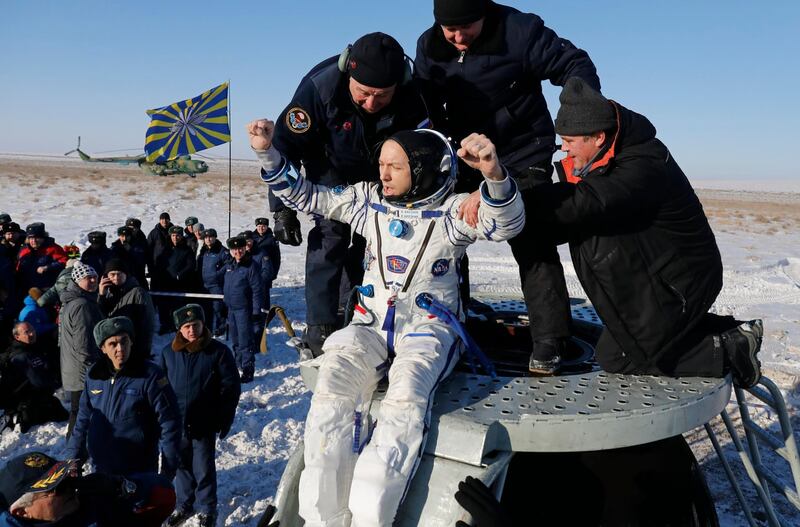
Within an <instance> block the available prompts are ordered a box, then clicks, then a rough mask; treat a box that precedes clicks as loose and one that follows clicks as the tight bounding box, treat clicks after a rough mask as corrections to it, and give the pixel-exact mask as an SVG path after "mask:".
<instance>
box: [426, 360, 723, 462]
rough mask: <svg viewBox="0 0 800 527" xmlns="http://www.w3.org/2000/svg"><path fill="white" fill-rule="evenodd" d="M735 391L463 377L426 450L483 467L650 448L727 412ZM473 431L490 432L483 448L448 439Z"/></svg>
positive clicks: (705, 384)
mask: <svg viewBox="0 0 800 527" xmlns="http://www.w3.org/2000/svg"><path fill="white" fill-rule="evenodd" d="M730 390H731V386H730V383H729V381H728V380H727V379H706V378H681V379H671V378H665V377H652V376H629V375H612V374H607V373H604V372H592V373H588V374H583V375H570V376H564V377H544V378H536V377H527V378H520V377H516V378H508V377H506V378H497V379H492V378H490V377H486V376H481V375H469V374H457V375H453V376H452V377H451V378H450V379H449V380H448V381H446V382H445V383H444V384H443V385H442V386H441V387H440V388H439V390H438V391H437V393H436V397H435V400H434V405H433V421H434V422H435V423H436V426H432V427H431V431H432V432H431V437H429V440H428V448H427V449H426V450H427V451H428V452H429V453H433V454H435V455H437V456H441V457H447V458H450V459H460V460H462V461H465V462H469V463H476V462H477V463H480V459H481V458H482V457H483V456H484V455H485V454H487V453H489V452H492V451H494V450H499V451H512V452H578V451H585V450H604V449H609V448H621V447H626V446H632V445H638V444H642V443H649V442H652V441H656V440H659V439H664V438H667V437H672V436H675V435H678V434H682V433H684V432H687V431H689V430H691V429H693V428H695V427H698V426H702V425H703V424H704V423H706V422H707V421H709V420H710V419H711V418H713V417H714V416H715V415H717V414H719V413H720V412H721V411H722V409H723V408H725V405H726V404H727V402H728V400H729V398H730ZM475 426H479V427H483V428H484V429H485V432H486V434H485V436H484V437H485V441H484V443H483V444H480V445H478V444H475V443H473V444H472V445H465V444H463V443H462V444H459V445H453V444H452V442H451V441H450V440H449V439H447V438H448V437H450V436H451V434H454V433H455V434H457V431H458V430H463V429H465V428H473V427H475ZM439 437H441V438H443V440H442V441H439V440H438V438H439Z"/></svg>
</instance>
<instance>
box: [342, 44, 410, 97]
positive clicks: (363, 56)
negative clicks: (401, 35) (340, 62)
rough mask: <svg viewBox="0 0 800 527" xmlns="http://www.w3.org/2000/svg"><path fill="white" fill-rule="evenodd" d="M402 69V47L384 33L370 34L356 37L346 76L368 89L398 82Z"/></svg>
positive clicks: (386, 86)
mask: <svg viewBox="0 0 800 527" xmlns="http://www.w3.org/2000/svg"><path fill="white" fill-rule="evenodd" d="M405 68H406V65H405V55H404V54H403V48H402V46H400V44H399V43H398V42H397V41H396V40H395V39H394V38H392V37H391V36H389V35H387V34H386V33H370V34H368V35H364V36H363V37H361V38H360V39H358V40H356V42H355V44H353V46H352V47H351V48H350V56H349V57H348V60H347V71H349V72H350V76H351V77H352V78H354V79H355V80H356V81H358V82H360V83H361V84H363V85H364V86H369V87H370V88H388V87H390V86H393V85H395V84H400V82H401V81H402V80H403V74H404V71H405Z"/></svg>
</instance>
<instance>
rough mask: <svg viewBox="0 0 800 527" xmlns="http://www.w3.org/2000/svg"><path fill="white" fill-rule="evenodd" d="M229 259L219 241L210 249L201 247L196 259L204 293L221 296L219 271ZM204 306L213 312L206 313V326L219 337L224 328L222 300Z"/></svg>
mask: <svg viewBox="0 0 800 527" xmlns="http://www.w3.org/2000/svg"><path fill="white" fill-rule="evenodd" d="M230 259H231V255H230V253H229V252H228V250H227V249H226V248H225V247H223V246H222V243H220V241H219V240H214V243H213V244H212V245H211V247H210V248H209V247H208V246H207V245H203V247H202V248H201V249H200V256H198V257H197V268H198V269H199V270H200V275H201V278H202V280H203V287H204V288H205V289H206V291H208V292H209V293H211V294H214V295H221V294H222V282H223V276H222V274H221V273H220V270H221V269H222V268H224V267H225V264H227V263H228V262H229V261H230ZM206 305H209V306H211V311H212V312H213V314H212V313H208V312H206V320H208V321H211V323H209V324H208V325H209V326H210V327H211V330H212V331H213V332H214V334H215V335H219V334H220V333H221V332H222V330H223V328H224V327H225V304H224V303H223V301H222V300H212V301H211V302H209V303H206ZM207 311H208V310H207Z"/></svg>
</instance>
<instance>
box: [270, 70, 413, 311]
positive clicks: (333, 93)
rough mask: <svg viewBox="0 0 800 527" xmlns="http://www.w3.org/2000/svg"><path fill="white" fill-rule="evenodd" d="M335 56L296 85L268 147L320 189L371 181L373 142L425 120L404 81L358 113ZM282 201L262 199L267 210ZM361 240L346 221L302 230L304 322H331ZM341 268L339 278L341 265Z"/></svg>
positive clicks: (357, 265) (358, 271)
mask: <svg viewBox="0 0 800 527" xmlns="http://www.w3.org/2000/svg"><path fill="white" fill-rule="evenodd" d="M337 60H338V57H331V58H329V59H327V60H325V61H323V62H322V63H320V64H318V65H317V66H315V67H314V68H313V69H312V70H311V71H310V72H309V73H308V74H307V75H306V76H305V77H304V78H303V80H302V81H301V82H300V86H299V87H298V88H297V91H296V92H295V94H294V97H293V98H292V101H291V102H290V103H289V105H288V106H287V107H286V109H285V110H284V111H283V112H282V113H281V114H280V116H279V117H278V119H276V124H275V135H274V139H273V144H274V145H275V148H277V149H278V150H279V151H280V152H281V153H282V154H283V155H284V156H286V158H287V159H288V160H289V161H290V162H292V163H293V164H294V165H295V166H297V167H298V168H299V167H300V165H301V164H302V166H303V167H305V171H306V172H305V174H306V178H307V179H308V180H309V181H311V182H312V183H322V184H323V185H326V186H328V187H335V186H337V185H346V184H352V183H356V182H358V181H377V180H378V164H377V158H378V154H379V148H380V144H381V142H382V141H383V140H384V139H386V138H387V137H389V136H390V135H392V134H393V133H394V132H396V131H399V130H409V129H414V128H418V127H419V126H420V125H422V124H423V123H424V122H425V121H426V120H427V117H428V115H427V110H426V108H425V104H424V102H423V100H422V98H421V96H420V95H419V93H418V92H417V90H416V88H415V87H414V86H413V85H411V84H407V85H400V86H398V87H397V90H396V92H395V94H394V96H393V98H392V102H391V104H389V105H388V106H387V107H386V108H384V109H383V110H381V111H380V112H378V113H376V114H367V113H365V112H363V111H360V110H359V109H358V108H357V107H356V106H355V105H354V104H353V102H352V99H351V98H350V91H349V89H348V81H349V75H348V74H346V73H342V72H341V71H339V68H338V66H337ZM282 208H283V205H282V204H281V203H280V202H279V201H278V200H277V199H275V198H274V196H272V195H271V196H270V209H271V210H272V211H276V210H279V209H282ZM364 248H365V242H364V239H363V238H362V237H361V236H355V237H353V245H352V247H351V245H350V226H349V225H346V224H344V223H339V222H336V221H331V220H324V219H321V218H316V219H315V227H314V228H313V229H312V230H311V232H309V234H308V250H307V253H306V320H307V322H308V323H309V324H312V325H319V324H330V325H334V324H336V322H337V310H338V307H339V298H340V295H339V290H340V286H341V285H342V284H343V282H344V286H343V289H349V286H350V285H352V284H359V283H361V279H362V277H363V275H364V272H363V269H362V267H361V262H362V260H363V255H364ZM343 269H344V270H345V271H346V277H347V279H346V280H343V279H342V278H343V277H342V270H343Z"/></svg>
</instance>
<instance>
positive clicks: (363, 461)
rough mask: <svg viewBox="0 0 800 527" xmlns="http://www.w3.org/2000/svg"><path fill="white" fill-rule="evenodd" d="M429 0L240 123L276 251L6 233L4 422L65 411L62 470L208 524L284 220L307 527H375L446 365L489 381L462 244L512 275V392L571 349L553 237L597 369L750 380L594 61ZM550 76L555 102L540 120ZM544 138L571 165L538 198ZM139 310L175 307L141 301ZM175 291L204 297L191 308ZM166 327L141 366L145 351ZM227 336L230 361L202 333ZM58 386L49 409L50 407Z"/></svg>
mask: <svg viewBox="0 0 800 527" xmlns="http://www.w3.org/2000/svg"><path fill="white" fill-rule="evenodd" d="M433 4H434V10H433V12H434V19H435V23H434V24H433V26H432V27H430V28H429V29H427V30H426V31H424V32H423V33H422V35H421V36H420V38H419V40H418V43H417V54H416V58H415V61H414V66H415V67H414V68H412V66H411V64H410V60H409V59H408V58H407V56H406V54H405V52H404V50H403V49H402V47H401V46H400V44H399V43H398V42H397V41H396V40H395V39H394V38H393V37H391V36H390V35H387V34H384V33H370V34H367V35H364V36H363V37H361V38H359V39H358V40H357V41H355V43H354V44H353V45H351V46H348V47H347V48H346V49H345V51H344V52H343V53H341V54H339V55H334V56H332V57H329V58H328V59H326V60H324V61H323V62H321V63H320V64H318V65H316V66H315V67H314V68H312V69H311V70H310V71H309V72H308V74H307V75H306V76H304V77H303V80H302V81H301V82H300V84H299V86H298V88H297V91H296V93H295V94H294V96H293V97H292V99H291V101H290V102H289V104H288V105H287V106H286V108H285V109H284V111H283V112H281V114H280V115H279V117H278V118H277V119H275V122H272V121H270V120H268V119H260V120H256V121H253V122H251V123H250V124H248V133H249V139H250V144H251V147H252V148H253V150H254V152H255V154H256V156H257V157H258V158H259V160H260V162H261V165H262V171H261V179H262V180H263V181H264V182H265V183H267V184H268V185H269V190H268V192H269V193H270V195H271V202H270V208H271V209H272V211H273V212H274V213H275V216H274V221H275V233H274V235H273V233H272V231H270V229H269V221H268V220H267V219H266V218H258V219H256V221H255V232H250V231H248V232H245V233H241V234H240V235H238V236H236V237H233V238H230V239H228V240H227V242H226V244H225V246H223V244H222V243H221V242H220V241H219V240H218V239H217V233H216V231H215V230H214V229H213V228H209V229H206V228H205V227H204V226H202V225H201V224H200V223H199V221H198V218H196V217H188V218H186V220H185V221H184V225H183V226H181V225H173V224H172V223H171V218H170V216H169V214H168V213H166V212H164V213H162V214H161V216H160V218H159V221H158V224H156V225H155V227H154V228H153V229H152V230H151V231H150V233H149V235H147V236H145V235H144V233H143V232H142V231H141V221H140V220H138V219H136V218H129V219H128V220H127V221H126V222H125V225H124V226H122V227H120V228H119V229H118V230H117V236H118V240H116V241H115V242H114V243H112V244H111V247H108V246H107V240H106V234H105V233H104V232H100V231H97V232H91V233H89V235H88V241H89V243H90V245H89V247H88V248H87V249H85V250H84V251H83V254H80V252H79V248H78V247H75V246H65V247H61V246H59V245H57V244H56V243H55V241H54V240H53V239H52V238H50V237H49V236H48V233H47V231H46V230H45V225H44V224H43V223H32V224H30V225H28V226H27V227H26V229H25V230H24V231H23V230H22V229H21V228H20V226H19V225H17V224H15V223H14V222H13V221H12V220H11V218H10V217H9V215H8V214H3V215H0V228H1V229H2V235H3V240H2V242H0V280H2V281H1V282H0V304H1V305H2V317H0V324H1V325H2V328H0V329H2V331H3V333H4V334H12V335H13V342H12V344H11V348H9V351H8V352H7V353H6V354H5V355H4V356H3V364H7V365H8V367H7V368H5V369H4V371H8V372H10V373H9V374H8V375H7V376H6V375H4V378H3V383H4V386H6V388H4V389H10V390H11V393H12V394H13V397H11V398H8V399H6V398H4V399H3V400H4V401H11V402H12V403H13V404H11V403H9V404H11V407H10V408H9V409H7V410H6V415H7V416H11V418H12V420H11V421H9V422H8V423H7V425H8V426H15V425H16V424H19V425H20V426H21V429H26V427H29V426H30V425H31V424H33V423H35V422H37V421H41V420H42V419H53V420H64V419H67V418H68V419H69V425H68V432H67V434H68V452H67V457H68V458H71V459H79V460H84V459H86V458H87V457H89V458H91V459H92V460H93V461H94V464H95V466H96V469H97V471H98V473H100V474H107V475H109V477H115V478H123V479H124V480H125V481H126V482H135V481H137V478H140V476H139V475H140V474H150V475H153V474H155V473H156V471H160V473H161V475H162V476H163V477H164V478H166V479H167V480H170V481H171V480H173V479H174V480H175V488H176V495H173V496H172V500H173V502H172V508H174V511H173V512H171V514H170V516H169V518H168V519H167V524H168V525H172V526H176V525H180V524H181V523H183V522H184V521H186V519H187V518H189V517H190V516H192V515H193V514H195V513H197V517H198V518H199V521H200V525H213V524H214V522H215V519H216V476H215V469H214V460H213V457H214V446H215V441H216V438H217V437H224V436H225V435H226V434H227V433H228V431H229V430H230V426H231V422H232V420H233V415H234V413H235V409H236V404H237V402H238V399H239V395H240V391H241V383H247V382H250V381H252V380H253V374H254V353H255V346H256V342H257V335H258V333H259V332H260V330H261V329H262V327H263V325H264V321H265V310H266V309H267V308H268V307H269V305H270V298H269V297H270V288H271V285H272V281H273V280H274V279H275V278H276V276H277V274H278V270H279V266H280V251H279V248H278V242H281V243H285V244H289V245H299V244H300V243H302V234H301V231H300V223H299V221H298V220H297V217H296V214H297V212H298V211H299V212H303V213H308V214H311V215H312V216H313V218H314V221H315V225H314V227H313V228H312V230H311V231H310V232H309V234H308V250H307V252H306V299H307V302H306V304H307V314H306V321H307V323H308V330H307V332H306V334H305V343H306V345H307V346H308V347H309V348H310V350H311V352H312V353H313V355H315V356H318V355H320V354H324V356H323V359H322V360H321V361H320V370H319V377H318V381H317V387H316V391H315V393H314V396H313V398H312V402H311V408H310V411H309V415H308V417H307V421H306V428H305V445H304V462H305V468H304V470H303V472H302V475H301V477H300V483H299V484H300V492H299V510H300V515H301V516H302V517H303V519H304V521H305V524H306V525H309V526H320V527H322V526H333V525H337V526H338V525H342V526H348V525H353V526H375V525H381V526H383V525H391V524H392V523H393V521H394V518H395V515H396V513H397V510H398V506H399V504H400V503H401V501H402V499H403V496H404V495H405V493H406V492H407V490H408V483H409V482H410V480H411V478H412V477H413V475H414V472H415V470H416V468H417V466H418V462H419V458H420V456H421V454H422V452H423V451H424V446H425V441H426V439H427V431H428V430H429V427H430V418H431V411H430V408H431V398H432V394H433V393H434V392H435V390H436V387H437V386H438V384H439V383H440V382H441V381H442V380H443V379H444V378H445V377H446V376H447V375H448V374H449V372H450V371H451V370H452V369H453V365H454V364H455V362H456V361H457V360H458V358H459V356H460V355H461V354H462V353H469V354H470V355H471V356H472V358H475V359H477V360H478V361H482V362H483V364H484V366H485V367H486V368H487V370H488V371H491V365H490V364H488V363H487V361H486V360H485V357H482V355H481V354H480V351H479V350H477V349H475V347H474V346H473V345H472V343H471V339H470V338H469V336H468V335H467V334H466V332H465V330H464V327H463V326H462V324H461V322H462V321H463V318H464V316H465V311H466V309H465V305H466V304H467V303H468V302H469V280H468V259H467V258H466V248H467V246H468V245H470V244H471V243H473V242H475V241H477V240H478V239H485V240H491V241H507V242H508V243H509V245H510V246H511V250H512V253H513V255H514V258H515V260H516V262H517V263H518V265H519V274H520V279H521V285H522V293H523V296H524V299H525V303H526V305H527V308H528V314H529V320H530V331H531V337H532V339H531V340H532V349H531V350H530V358H529V363H528V369H529V370H530V372H531V373H533V374H537V375H549V374H554V373H557V372H558V371H559V368H560V367H561V363H562V357H563V355H564V351H565V349H566V343H567V341H568V339H569V337H570V309H569V299H568V295H567V290H566V283H565V280H564V276H563V269H562V266H561V262H560V260H559V257H558V253H557V251H556V246H557V245H558V244H568V245H569V248H570V252H571V257H572V260H573V263H574V266H575V271H576V273H577V275H578V278H579V279H580V281H581V283H582V285H583V287H584V290H585V292H586V294H587V296H588V298H589V300H590V301H591V302H592V303H593V305H594V306H595V309H596V310H597V312H598V314H599V315H600V317H601V318H602V320H603V321H604V323H605V327H604V329H603V331H602V334H601V335H600V337H599V340H598V342H597V345H596V359H597V361H598V363H599V364H600V366H601V367H602V368H604V369H605V370H607V371H609V372H616V373H626V374H652V375H669V376H695V375H702V376H712V377H720V376H724V375H727V374H729V373H730V374H732V377H733V380H734V382H735V383H736V384H737V385H738V386H741V387H749V386H752V385H754V384H755V383H756V382H758V380H759V377H760V374H761V373H760V363H759V361H758V358H757V353H758V351H759V349H760V345H761V338H762V335H763V327H762V324H761V321H760V320H754V321H749V322H742V321H738V320H734V319H733V318H732V317H721V316H717V315H715V314H712V313H709V310H710V309H711V306H712V305H713V303H714V301H715V299H716V297H717V295H718V294H719V292H720V289H721V285H722V262H721V257H720V254H719V250H718V248H717V245H716V241H715V238H714V234H713V232H712V230H711V227H710V226H709V223H708V220H707V218H706V216H705V214H704V212H703V209H702V206H701V204H700V201H699V200H698V198H697V196H696V195H695V193H694V190H693V189H692V187H691V185H690V184H689V181H688V179H687V178H686V176H685V175H684V174H683V172H682V171H681V169H680V167H679V166H678V164H677V163H676V161H675V159H674V158H673V157H672V155H671V154H670V152H669V150H668V149H667V147H666V146H665V145H664V144H663V143H661V141H660V140H659V139H657V137H656V131H655V127H654V126H653V125H652V124H651V123H650V121H649V120H648V119H647V118H646V117H644V116H643V115H640V114H638V113H636V112H633V111H631V110H629V109H627V108H625V107H624V106H622V105H621V104H619V103H618V102H616V101H612V100H609V99H607V98H606V97H605V96H604V95H603V94H602V93H601V85H600V79H599V76H598V73H597V70H596V68H595V65H594V63H593V62H592V60H591V59H590V57H589V54H588V53H587V52H586V51H584V50H582V49H580V48H578V47H576V46H575V45H573V44H572V43H571V42H570V41H568V40H566V39H563V38H561V37H559V36H558V35H557V34H556V33H555V32H554V31H553V30H551V29H549V28H548V27H546V26H545V25H544V22H543V21H542V20H541V18H539V17H538V16H536V15H534V14H530V13H521V12H519V11H518V10H516V9H514V8H511V7H508V6H504V5H500V4H496V3H494V2H491V1H489V0H434V2H433ZM545 80H548V81H550V82H551V83H552V84H554V85H557V86H561V87H563V89H562V93H561V96H560V103H561V106H560V108H559V110H558V113H557V116H556V119H555V121H553V119H552V118H551V116H550V112H549V111H548V109H547V105H546V102H545V99H544V97H543V95H542V88H541V84H542V82H543V81H545ZM430 128H433V130H431V129H430ZM556 134H558V135H559V136H560V137H561V141H562V146H561V149H562V151H563V152H564V153H565V157H564V159H562V160H561V161H560V162H558V163H556V165H555V170H556V173H557V175H558V181H557V182H554V181H553V179H552V174H553V170H554V167H553V165H552V156H553V154H554V152H555V150H556V146H555V139H556ZM448 137H449V138H451V139H449V138H448ZM300 168H302V169H303V170H302V172H301V171H300V170H299V169H300ZM265 192H266V190H265ZM276 240H277V241H276ZM148 280H149V281H148ZM354 286H355V287H354ZM149 291H156V292H159V293H170V294H168V295H167V296H158V297H157V298H156V299H155V301H154V300H153V298H152V297H151V295H150V293H149ZM185 292H195V293H211V294H216V295H222V296H223V301H219V300H216V299H214V300H211V301H201V302H199V303H190V304H187V303H186V302H185V300H183V299H181V296H180V293H185ZM345 305H349V306H350V307H352V308H353V311H354V312H353V314H352V318H351V317H350V315H351V314H350V313H344V316H342V315H343V314H342V307H343V306H345ZM226 312H227V314H226ZM56 313H57V315H58V316H57V323H55V324H54V322H55V321H56V318H55V316H54V315H55V314H56ZM345 320H347V321H349V324H345V323H344V321H345ZM172 331H176V334H175V337H174V338H173V340H172V341H171V343H170V344H169V345H167V346H166V347H165V348H164V349H163V350H158V351H157V352H154V350H152V349H151V347H152V336H153V334H154V333H156V332H157V333H159V334H166V333H168V332H172ZM225 332H227V333H228V335H229V337H230V340H231V342H232V344H233V350H232V351H231V350H229V349H228V348H227V347H226V346H225V345H224V344H222V343H221V342H220V341H218V340H216V339H215V337H219V336H221V335H222V334H224V333H225ZM55 350H59V351H55ZM148 359H154V361H150V360H148ZM14 372H16V373H14ZM384 377H386V378H388V381H389V387H388V389H387V391H386V394H385V396H384V399H383V401H382V404H381V406H380V409H379V411H378V415H377V416H376V419H375V420H373V419H370V417H369V407H370V401H371V398H372V393H373V391H374V390H375V388H376V386H377V384H378V382H379V381H380V380H381V379H382V378H384ZM7 379H8V382H6V380H7ZM13 379H17V380H13ZM59 384H60V385H61V386H62V387H63V390H65V392H67V393H68V394H69V399H70V411H69V412H68V414H69V415H68V416H67V415H65V414H66V411H65V410H64V408H63V407H60V405H59V404H58V401H55V400H54V398H53V397H52V395H53V390H55V388H56V387H57V386H58V385H59ZM116 386H119V388H117V387H116ZM112 387H113V389H112ZM54 401H55V402H54ZM32 406H33V407H35V408H36V409H37V410H40V411H39V412H38V413H37V411H34V412H31V407H32ZM59 408H60V410H61V412H59V411H58V410H59ZM211 409H213V411H212V410H211ZM159 452H160V453H161V455H162V459H161V464H160V466H159V463H158V455H159ZM37 459H38V458H37ZM15 462H19V463H23V464H26V463H28V460H26V459H23V460H22V461H15ZM31 462H32V463H34V464H37V463H38V464H39V466H40V467H44V466H47V467H53V466H58V463H57V462H56V461H55V460H45V461H43V462H42V461H41V460H38V461H37V460H36V459H34V460H33V461H31ZM7 472H8V469H6V471H5V473H4V474H5V475H6V476H7ZM40 476H41V470H40V471H39V472H38V473H37V474H36V477H40ZM20 477H21V476H20ZM20 477H17V479H12V480H9V481H10V483H8V482H6V483H3V485H5V486H3V485H0V495H5V496H6V500H7V501H9V503H7V504H6V507H8V509H9V510H10V514H11V515H14V516H15V517H23V516H24V515H25V514H27V513H28V512H27V511H28V510H29V508H30V507H31V506H33V505H32V504H35V499H36V496H33V497H32V496H31V494H36V492H31V491H30V487H29V486H26V485H28V480H25V482H23V483H25V485H22V483H21V481H22V480H21V479H20ZM32 478H33V477H32ZM31 481H33V479H31ZM7 483H8V484H7ZM470 484H471V485H474V482H471V483H470ZM14 485H16V486H14ZM20 485H22V486H20ZM464 485H467V482H465V483H464ZM123 486H124V485H123ZM135 486H136V485H135V484H134V487H135ZM45 487H47V489H51V488H52V487H50V486H46V485H45ZM158 488H161V487H158ZM470 488H472V490H475V489H474V488H473V487H468V486H464V487H463V488H461V492H462V494H461V498H462V499H459V503H462V505H464V503H465V502H464V501H463V498H464V496H465V494H464V491H465V490H469V489H470ZM20 489H27V490H28V492H23V493H20V492H19V490H20ZM485 490H486V489H480V491H481V492H483V491H485ZM470 492H471V491H470ZM56 494H57V493H56ZM156 494H157V495H159V496H161V497H162V498H163V496H164V493H160V494H159V493H156ZM467 494H469V493H467ZM8 496H12V497H13V498H14V499H13V502H12V501H11V500H10V499H9V498H8ZM145 501H146V500H145ZM467 501H468V500H467ZM481 501H486V502H487V503H488V502H491V499H490V500H488V501H487V500H481ZM464 506H465V507H467V505H464ZM172 508H170V510H172ZM156 509H157V510H162V509H161V508H156ZM163 510H166V507H164V508H163ZM132 514H137V512H136V511H133V512H132ZM473 516H475V517H478V516H477V515H475V514H474V515H473ZM164 517H166V516H165V515H163V514H162V519H163V518H164ZM481 517H482V518H484V519H482V520H479V523H480V526H481V527H487V526H491V525H505V524H507V523H503V522H505V521H506V520H500V518H501V517H502V511H498V510H494V509H493V510H492V511H491V513H490V514H486V515H484V516H481ZM0 518H1V517H0ZM496 522H500V523H496ZM141 524H143V525H144V524H145V523H141Z"/></svg>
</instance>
